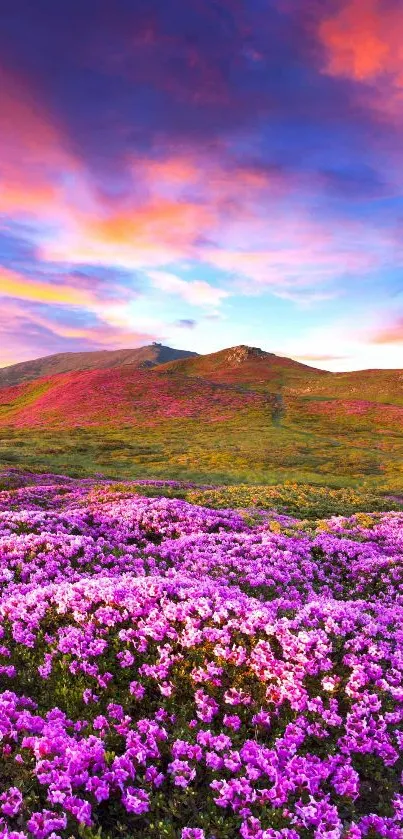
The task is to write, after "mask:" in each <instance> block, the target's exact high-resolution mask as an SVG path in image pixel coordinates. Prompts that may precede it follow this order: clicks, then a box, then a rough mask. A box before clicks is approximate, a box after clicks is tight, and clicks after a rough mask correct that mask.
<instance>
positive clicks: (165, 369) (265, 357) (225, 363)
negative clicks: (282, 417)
mask: <svg viewBox="0 0 403 839" xmlns="http://www.w3.org/2000/svg"><path fill="white" fill-rule="evenodd" d="M157 372H158V373H159V374H161V375H163V374H172V375H179V376H189V377H194V376H197V377H199V378H202V379H207V380H208V381H211V382H216V383H218V384H228V385H245V386H247V387H249V388H254V389H256V390H263V389H264V390H273V391H278V390H280V389H281V388H282V387H283V386H284V385H288V386H292V385H297V384H299V383H300V382H301V381H305V380H310V379H311V378H313V379H316V378H319V379H320V378H321V377H322V376H326V375H328V376H331V375H332V374H330V373H326V371H324V370H317V369H316V368H315V367H308V365H306V364H300V363H299V362H298V361H293V360H292V359H291V358H284V357H283V356H279V355H275V354H274V353H269V352H265V351H264V350H261V349H260V348H259V347H248V346H245V345H244V344H241V345H239V346H237V347H230V348H229V349H225V350H220V351H219V352H215V353H210V354H209V355H199V356H197V357H195V358H185V359H179V360H175V361H169V362H168V363H167V364H161V365H159V367H158V371H157Z"/></svg>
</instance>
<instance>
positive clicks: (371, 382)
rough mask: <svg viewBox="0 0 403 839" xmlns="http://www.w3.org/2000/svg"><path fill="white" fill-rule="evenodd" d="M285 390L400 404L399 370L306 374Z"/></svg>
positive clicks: (401, 379) (402, 392)
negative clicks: (302, 379)
mask: <svg viewBox="0 0 403 839" xmlns="http://www.w3.org/2000/svg"><path fill="white" fill-rule="evenodd" d="M164 366H165V365H164ZM286 392H287V391H286ZM289 393H290V394H299V395H306V396H310V397H313V398H314V397H325V396H326V397H329V398H333V399H334V398H337V399H348V400H350V399H354V400H355V399H359V400H361V399H363V400H367V401H371V402H383V403H385V404H390V405H403V370H356V371H354V372H352V373H325V374H324V375H323V376H321V377H318V376H315V377H314V376H312V377H309V376H308V377H306V379H305V381H304V382H302V381H300V382H299V383H298V385H297V387H294V385H293V384H292V383H290V390H289Z"/></svg>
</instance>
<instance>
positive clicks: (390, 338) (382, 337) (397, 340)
mask: <svg viewBox="0 0 403 839" xmlns="http://www.w3.org/2000/svg"><path fill="white" fill-rule="evenodd" d="M370 340H371V343H372V344H403V315H400V316H399V317H397V318H396V320H395V321H394V322H391V323H389V324H386V325H385V326H381V327H380V328H379V329H377V330H376V331H375V332H374V333H373V334H372V335H371V339H370Z"/></svg>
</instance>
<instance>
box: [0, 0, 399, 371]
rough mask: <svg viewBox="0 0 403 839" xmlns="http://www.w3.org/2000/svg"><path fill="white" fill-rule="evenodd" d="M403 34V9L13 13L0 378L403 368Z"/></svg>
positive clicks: (110, 8) (6, 22)
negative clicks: (174, 369)
mask: <svg viewBox="0 0 403 839" xmlns="http://www.w3.org/2000/svg"><path fill="white" fill-rule="evenodd" d="M9 5H10V8H8V7H9ZM101 7H102V8H101ZM402 30H403V7H402V5H401V4H400V3H399V2H397V0H388V2H382V0H359V1H358V2H357V0H323V2H322V3H318V2H317V0H307V2H306V3H301V2H300V0H287V2H284V0H267V3H266V4H264V6H262V4H261V3H260V2H259V0H248V2H242V0H241V2H240V3H234V2H233V0H217V2H215V3H213V4H211V3H199V2H194V3H187V2H185V0H172V3H168V4H167V3H164V2H163V1H162V0H152V2H137V3H132V4H130V3H126V2H124V0H116V1H115V3H113V4H108V3H106V5H104V4H101V5H99V4H98V3H96V2H94V0H87V2H84V3H83V2H79V0H70V1H69V4H68V7H67V6H66V5H65V4H63V3H61V4H60V3H55V2H54V0H41V3H40V4H39V7H38V4H35V3H32V0H13V3H12V4H9V0H5V8H4V14H3V15H2V25H1V28H0V52H1V67H0V347H1V349H0V365H1V366H3V367H4V366H9V365H11V364H14V363H18V362H20V361H24V360H28V359H31V358H35V357H43V356H44V355H53V354H56V353H63V352H91V351H98V350H101V349H111V348H112V347H116V349H119V348H122V347H125V346H128V345H129V346H134V347H135V346H139V345H144V344H147V343H150V342H152V341H153V340H156V341H161V342H163V343H165V344H168V345H172V344H173V345H175V346H177V347H179V348H186V346H187V345H188V344H191V345H192V347H194V350H195V351H197V352H199V353H200V354H207V353H209V352H213V351H216V350H217V340H218V339H219V341H220V345H225V346H233V345H238V344H246V345H252V346H253V345H257V346H270V348H276V349H275V352H277V353H278V354H281V355H284V356H286V357H289V358H294V359H296V360H300V361H303V362H304V363H305V362H306V363H311V364H312V365H314V366H318V367H320V368H321V369H328V370H329V371H331V372H343V371H350V370H362V369H403V282H402V270H403V248H402V244H401V243H402V224H403V222H402V220H403V176H402V172H403V166H402V163H403V145H402V136H403V109H402V107H401V101H402V90H403V81H402V80H403V54H402V50H401V45H400V40H399V37H398V34H399V32H401V31H402Z"/></svg>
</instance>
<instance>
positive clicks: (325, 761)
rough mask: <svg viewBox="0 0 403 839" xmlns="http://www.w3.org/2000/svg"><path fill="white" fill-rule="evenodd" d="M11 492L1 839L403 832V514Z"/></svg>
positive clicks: (60, 486) (1, 696)
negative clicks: (322, 513)
mask: <svg viewBox="0 0 403 839" xmlns="http://www.w3.org/2000/svg"><path fill="white" fill-rule="evenodd" d="M2 486H3V489H2V491H1V492H0V773H1V784H0V837H2V839H6V837H7V839H32V837H35V838H36V839H71V838H73V837H84V839H114V837H123V839H129V837H146V838H147V839H148V838H149V839H153V837H155V838H156V839H157V837H167V839H236V837H241V839H299V837H302V839H309V838H310V837H313V839H339V837H341V838H342V839H360V837H368V839H375V837H389V839H402V837H403V794H402V773H403V564H402V553H403V513H401V512H390V511H389V512H384V511H382V510H380V511H377V512H370V513H362V512H355V513H353V514H352V515H350V513H348V515H338V516H333V517H331V518H328V519H324V518H316V519H315V518H313V517H312V515H311V517H310V518H307V519H305V520H301V519H300V518H299V517H298V516H297V515H294V516H290V515H289V514H287V513H285V512H284V511H283V510H281V509H280V508H281V504H280V505H279V506H278V510H277V511H276V510H275V509H272V508H271V507H270V503H269V502H270V501H273V507H275V501H276V500H277V501H278V498H279V491H278V493H277V496H276V494H275V493H274V492H273V495H272V497H270V493H269V495H268V497H267V498H266V501H265V503H262V497H261V494H260V495H259V491H258V492H257V494H255V496H253V488H249V490H248V492H249V495H248V493H247V491H246V490H245V489H242V488H241V489H239V490H238V495H237V490H236V488H234V489H232V490H231V491H229V494H230V493H231V492H232V493H233V501H234V503H233V505H232V506H230V505H229V504H228V505H227V506H224V507H220V503H227V502H228V493H227V491H226V490H224V489H222V490H220V489H219V488H215V489H214V488H212V487H205V488H203V489H199V490H198V489H196V488H195V487H192V486H190V485H181V484H178V482H174V481H172V482H167V483H166V484H164V483H163V482H144V483H143V485H141V484H140V483H139V482H137V484H136V485H135V486H134V485H133V484H130V483H120V484H118V485H117V484H113V483H109V482H107V481H105V480H101V479H98V480H97V481H96V480H95V479H84V480H73V479H69V478H65V477H63V476H62V477H60V476H59V477H57V476H53V475H38V476H33V475H27V476H25V477H24V475H22V474H20V475H16V474H12V473H10V474H9V475H8V477H7V476H5V477H4V479H3V481H2ZM141 486H143V487H144V495H141V494H139V492H141ZM153 487H154V489H155V492H156V497H149V496H150V494H151V490H152V488H153ZM150 488H151V489H150ZM268 489H270V488H267V487H266V488H265V490H268ZM164 491H166V493H167V496H168V495H171V496H172V495H174V494H175V493H177V494H182V495H184V496H185V498H184V497H179V498H178V497H165V496H163V495H161V494H160V493H162V492H164ZM295 491H296V492H298V491H299V490H298V488H296V490H295ZM260 492H261V493H262V492H263V490H260ZM285 492H286V493H288V494H291V492H292V487H291V485H290V487H288V489H287V490H286V491H285ZM198 493H199V496H198ZM214 493H215V495H214ZM301 493H302V494H303V498H304V504H305V506H306V497H307V492H305V495H304V493H303V491H302V490H301ZM209 494H210V496H209ZM198 497H199V501H201V502H202V504H198V503H196V500H197V499H198ZM209 497H210V498H211V502H212V506H211V507H209V506H207V500H208V498H209ZM287 497H288V496H287ZM186 499H188V500H186ZM189 499H190V500H189ZM339 500H340V499H339ZM190 501H193V503H190ZM336 501H337V499H336V500H335V498H333V499H332V503H334V504H336ZM344 501H345V502H346V504H347V509H348V510H349V507H348V505H349V504H350V505H351V503H353V502H354V498H353V497H352V496H351V495H347V496H346V497H345V498H344ZM244 502H247V503H244ZM254 503H255V504H256V505H257V506H258V508H259V505H260V507H262V508H264V509H262V510H260V509H259V513H260V514H259V515H256V517H255V518H254V517H253V516H252V515H250V508H251V507H253V504H254ZM318 503H320V504H323V498H322V497H320V498H319V502H318ZM243 507H245V508H246V507H247V508H248V511H247V512H245V510H244V509H243ZM302 508H303V509H305V508H304V507H303V505H302Z"/></svg>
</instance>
